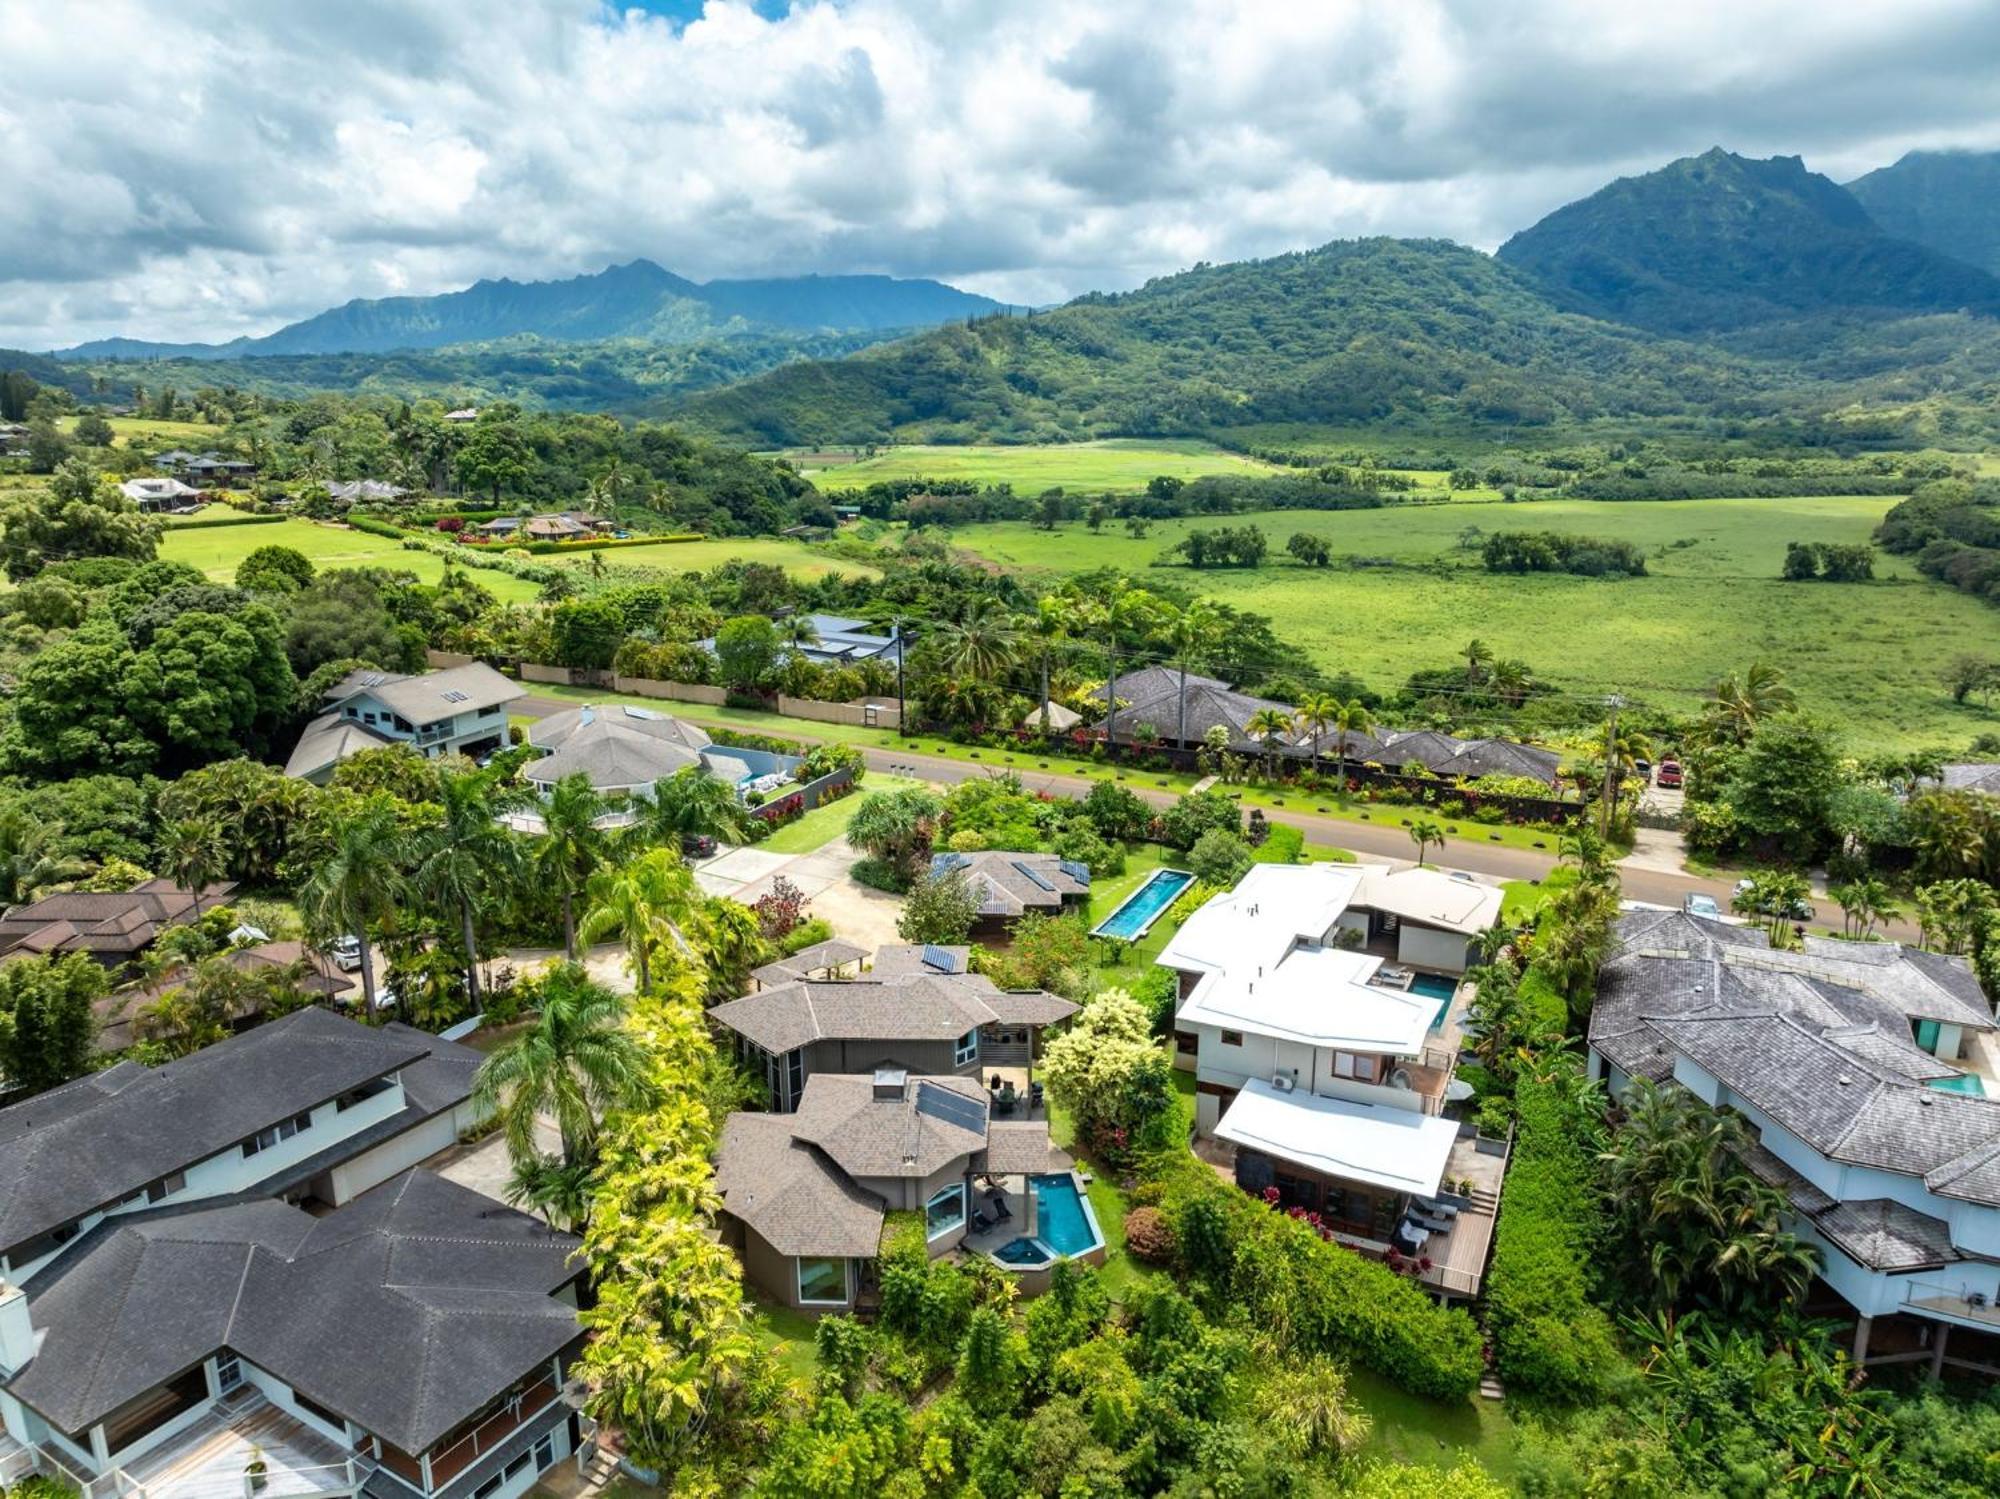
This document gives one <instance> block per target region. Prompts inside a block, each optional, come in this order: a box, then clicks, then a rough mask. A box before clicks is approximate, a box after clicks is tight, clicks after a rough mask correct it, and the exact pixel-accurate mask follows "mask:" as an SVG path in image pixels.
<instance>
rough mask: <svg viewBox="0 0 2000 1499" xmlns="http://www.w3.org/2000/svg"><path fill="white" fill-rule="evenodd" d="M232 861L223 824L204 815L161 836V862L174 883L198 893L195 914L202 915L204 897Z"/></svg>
mask: <svg viewBox="0 0 2000 1499" xmlns="http://www.w3.org/2000/svg"><path fill="white" fill-rule="evenodd" d="M227 863H228V854H227V853H226V852H225V851H224V849H223V846H222V827H221V825H220V824H219V823H215V822H212V821H210V820H209V819H207V818H204V817H186V818H182V819H181V820H180V821H179V822H177V823H174V824H173V825H172V826H170V827H169V828H168V829H167V830H166V832H165V833H163V834H162V835H161V837H160V864H161V867H162V868H164V869H165V870H166V872H167V873H168V874H169V875H171V876H172V877H173V880H174V883H175V884H177V885H179V886H180V887H181V888H182V889H184V890H192V891H193V892H194V914H195V915H196V916H197V917H198V916H200V915H201V897H202V893H203V892H204V891H205V890H207V888H208V886H209V884H210V883H211V882H212V881H213V880H214V879H215V878H216V876H217V875H219V874H220V873H221V872H222V870H223V867H224V866H225V865H226V864H227Z"/></svg>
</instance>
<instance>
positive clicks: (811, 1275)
mask: <svg viewBox="0 0 2000 1499" xmlns="http://www.w3.org/2000/svg"><path fill="white" fill-rule="evenodd" d="M799 1300H800V1301H803V1302H805V1303H806V1304H808V1305H810V1306H842V1305H845V1304H846V1301H847V1261H846V1260H838V1259H808V1258H806V1257H805V1256H804V1255H801V1256H799Z"/></svg>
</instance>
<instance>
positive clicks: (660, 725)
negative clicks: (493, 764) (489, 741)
mask: <svg viewBox="0 0 2000 1499" xmlns="http://www.w3.org/2000/svg"><path fill="white" fill-rule="evenodd" d="M528 744H529V746H530V747H531V748H532V749H534V750H535V751H536V755H537V758H535V759H533V760H530V761H529V762H528V763H527V764H526V765H524V766H522V767H521V779H522V780H524V781H526V782H528V784H529V785H531V786H533V787H534V788H535V789H536V790H537V791H539V792H541V793H542V795H544V796H547V795H548V794H549V793H550V792H551V791H552V790H553V789H554V788H555V784H556V782H558V781H560V780H562V779H564V778H565V777H567V776H573V775H581V776H583V777H584V778H585V779H587V780H588V781H589V782H590V784H591V786H592V787H593V788H595V789H596V790H597V791H599V792H602V793H603V794H604V795H606V796H612V797H632V796H650V795H651V794H652V792H653V787H654V786H655V785H656V784H658V783H659V782H661V781H664V780H669V779H671V778H672V777H673V776H676V775H678V774H679V773H680V772H681V771H683V770H703V771H706V772H708V773H709V774H711V775H714V776H716V777H718V778H719V779H721V780H722V781H724V782H726V783H727V784H729V785H731V786H735V785H738V784H740V783H741V782H743V781H746V780H748V779H750V777H751V775H752V773H753V767H752V766H751V764H750V763H749V757H750V756H751V755H752V754H754V753H757V752H753V751H744V750H735V749H718V748H716V747H715V746H714V745H713V744H711V742H710V740H709V737H708V733H707V731H706V730H704V729H702V728H700V727H699V726H697V725H695V724H691V723H688V722H687V721H685V720H684V719H679V718H675V717H674V716H673V715H672V714H669V713H662V712H660V711H659V710H658V709H655V708H641V707H637V706H635V705H633V704H629V703H625V704H620V703H606V704H602V705H599V704H594V703H592V704H586V705H584V706H583V707H581V708H571V709H568V710H566V711H565V712H562V713H551V714H550V715H549V716H548V717H547V718H542V719H537V720H536V721H535V722H534V724H532V725H531V726H530V727H529V729H528ZM786 758H787V757H780V756H770V755H763V756H761V758H759V760H758V766H759V767H762V765H763V762H764V761H765V760H771V761H774V762H776V761H780V760H784V759H786ZM797 763H798V762H797V761H796V760H795V759H794V760H790V761H789V764H790V765H796V764H797ZM787 768H788V767H787Z"/></svg>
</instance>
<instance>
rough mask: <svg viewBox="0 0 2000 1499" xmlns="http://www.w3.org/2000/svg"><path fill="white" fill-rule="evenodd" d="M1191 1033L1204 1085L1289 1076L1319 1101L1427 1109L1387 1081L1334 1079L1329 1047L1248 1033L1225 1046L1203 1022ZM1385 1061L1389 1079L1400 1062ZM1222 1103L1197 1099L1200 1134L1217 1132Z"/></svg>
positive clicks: (1408, 1092)
mask: <svg viewBox="0 0 2000 1499" xmlns="http://www.w3.org/2000/svg"><path fill="white" fill-rule="evenodd" d="M1192 1029H1193V1031H1194V1035H1195V1040H1196V1044H1197V1047H1198V1050H1197V1052H1196V1057H1195V1060H1196V1067H1195V1075H1196V1076H1197V1077H1198V1078H1200V1080H1201V1081H1203V1082H1206V1083H1215V1084H1218V1085H1219V1086H1221V1087H1224V1088H1240V1087H1242V1086H1243V1085H1244V1084H1245V1083H1247V1082H1249V1081H1250V1080H1251V1079H1252V1078H1255V1079H1257V1080H1258V1081H1260V1082H1269V1081H1270V1080H1271V1078H1272V1077H1273V1076H1274V1075H1276V1074H1277V1073H1280V1072H1284V1073H1288V1074H1290V1075H1291V1077H1292V1080H1293V1081H1294V1082H1295V1083H1296V1084H1297V1085H1298V1087H1299V1088H1300V1090H1301V1091H1303V1092H1307V1093H1313V1094H1317V1095H1318V1096H1319V1097H1321V1098H1339V1099H1344V1100H1345V1101H1347V1102H1349V1103H1366V1104H1375V1105H1378V1106H1380V1107H1383V1108H1391V1109H1410V1110H1412V1111H1417V1112H1421V1111H1422V1109H1423V1106H1424V1101H1423V1098H1422V1097H1421V1095H1419V1094H1418V1093H1416V1092H1415V1091H1414V1090H1412V1089H1409V1088H1391V1087H1389V1086H1387V1085H1386V1084H1383V1083H1364V1082H1358V1081H1356V1080H1355V1079H1353V1078H1346V1077H1338V1076H1336V1075H1335V1073H1334V1070H1333V1057H1334V1053H1333V1049H1332V1048H1331V1047H1325V1046H1307V1045H1306V1044H1305V1043H1303V1042H1300V1041H1281V1040H1279V1039H1278V1038H1277V1037H1275V1036H1259V1035H1256V1034H1254V1033H1252V1032H1247V1031H1246V1032H1244V1033H1243V1044H1242V1045H1241V1046H1225V1045H1223V1043H1222V1032H1221V1030H1220V1029H1219V1028H1217V1027H1215V1026H1212V1025H1208V1024H1205V1023H1202V1024H1197V1025H1195V1026H1193V1027H1192ZM1383 1060H1384V1061H1385V1062H1387V1064H1388V1067H1387V1069H1386V1071H1385V1074H1384V1075H1385V1076H1386V1075H1387V1072H1392V1071H1394V1069H1395V1067H1396V1066H1397V1065H1398V1059H1397V1058H1395V1057H1385V1058H1384V1059H1383ZM1221 1103H1222V1100H1221V1099H1219V1098H1216V1097H1215V1096H1214V1095H1213V1094H1208V1093H1201V1094H1197V1095H1196V1097H1195V1111H1194V1125H1195V1132H1196V1133H1197V1134H1202V1135H1210V1134H1213V1133H1214V1132H1215V1126H1216V1123H1217V1121H1218V1120H1219V1119H1220V1118H1221Z"/></svg>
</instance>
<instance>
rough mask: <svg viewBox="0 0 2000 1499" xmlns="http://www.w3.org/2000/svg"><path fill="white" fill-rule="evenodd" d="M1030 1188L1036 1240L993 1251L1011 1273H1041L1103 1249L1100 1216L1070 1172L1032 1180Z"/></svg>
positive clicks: (1014, 1241) (1023, 1240)
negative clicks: (1014, 1271)
mask: <svg viewBox="0 0 2000 1499" xmlns="http://www.w3.org/2000/svg"><path fill="white" fill-rule="evenodd" d="M1028 1186H1029V1189H1030V1190H1031V1191H1033V1193H1034V1194H1035V1236H1034V1237H1033V1238H1027V1237H1025V1236H1024V1237H1022V1238H1019V1239H1009V1240H1008V1241H1007V1242H1006V1243H1005V1244H1002V1245H1001V1246H1000V1247H999V1248H998V1249H996V1250H994V1251H993V1258H994V1259H996V1260H998V1261H999V1262H1000V1263H1001V1264H1003V1265H1006V1266H1007V1267H1008V1268H1009V1269H1013V1270H1038V1269H1042V1268H1044V1267H1045V1266H1048V1265H1052V1264H1054V1263H1055V1262H1056V1260H1057V1259H1059V1258H1063V1257H1069V1258H1075V1257H1077V1256H1079V1255H1085V1254H1089V1253H1090V1252H1091V1251H1092V1250H1095V1249H1102V1248H1103V1247H1104V1235H1103V1234H1101V1233H1099V1232H1098V1231H1097V1216H1096V1214H1094V1213H1093V1212H1092V1211H1091V1209H1090V1203H1089V1202H1088V1201H1087V1200H1086V1199H1085V1198H1084V1195H1083V1188H1082V1187H1081V1186H1079V1185H1078V1183H1077V1179H1076V1178H1075V1177H1074V1176H1072V1175H1071V1174H1070V1173H1069V1172H1067V1171H1062V1172H1056V1173H1053V1174H1051V1175H1048V1176H1031V1177H1029V1178H1028Z"/></svg>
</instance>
